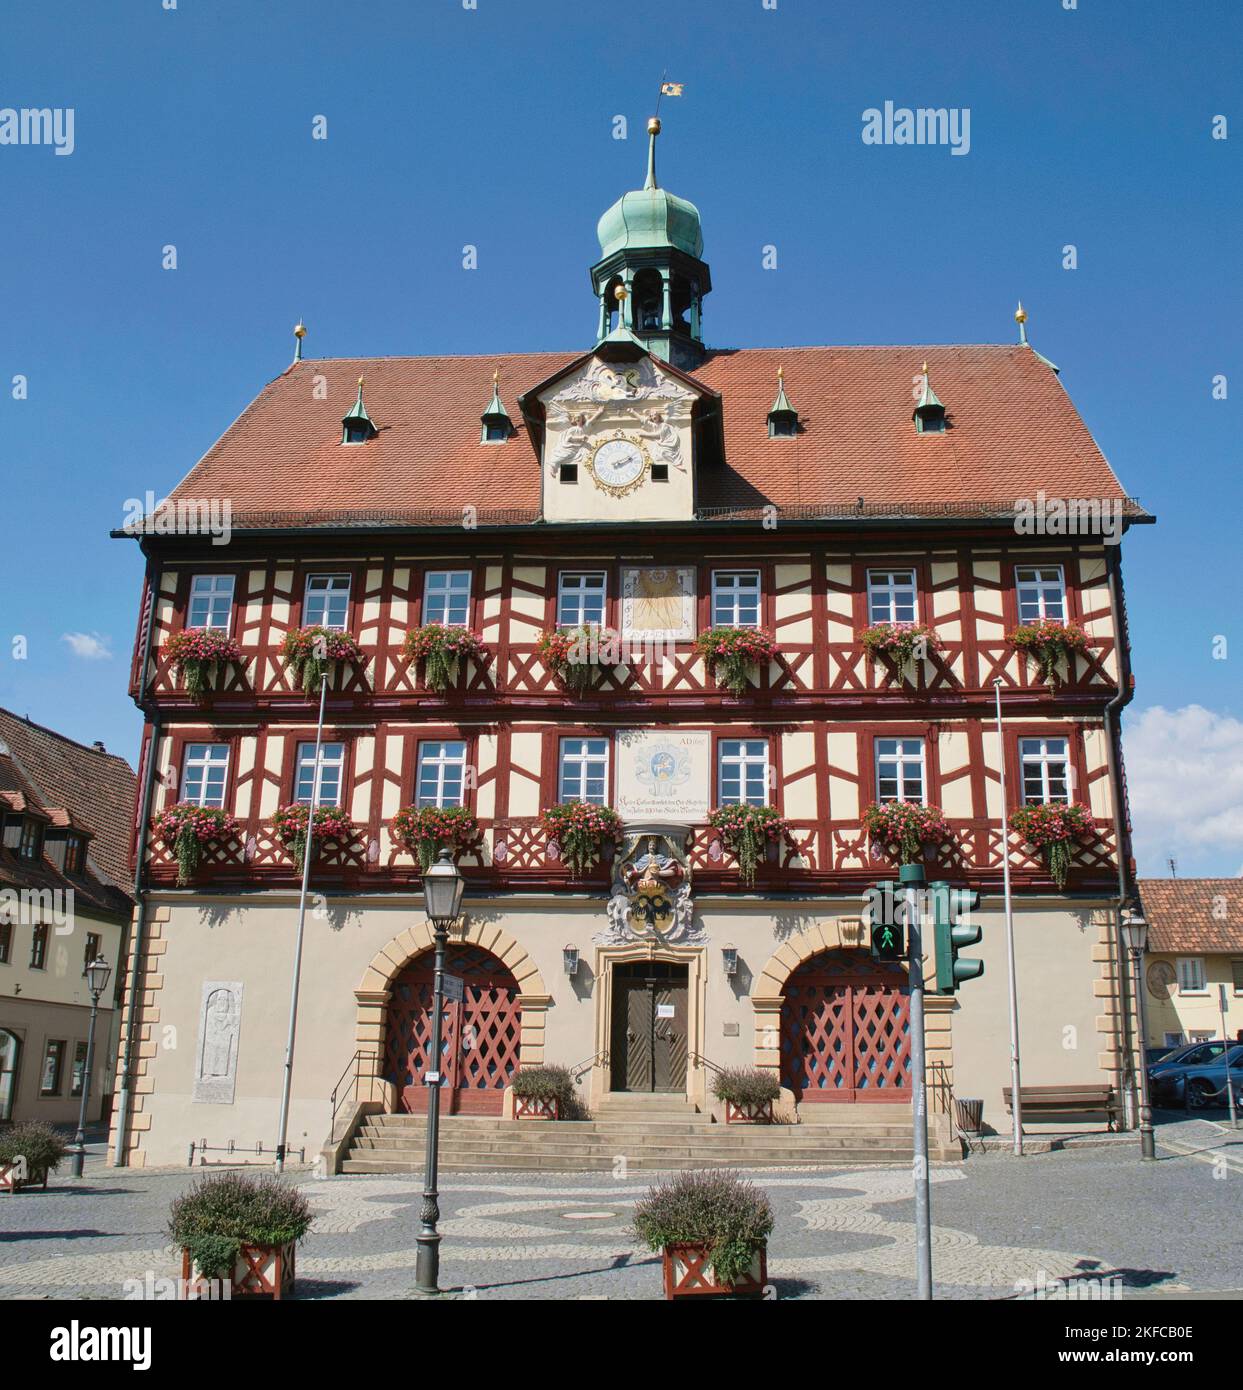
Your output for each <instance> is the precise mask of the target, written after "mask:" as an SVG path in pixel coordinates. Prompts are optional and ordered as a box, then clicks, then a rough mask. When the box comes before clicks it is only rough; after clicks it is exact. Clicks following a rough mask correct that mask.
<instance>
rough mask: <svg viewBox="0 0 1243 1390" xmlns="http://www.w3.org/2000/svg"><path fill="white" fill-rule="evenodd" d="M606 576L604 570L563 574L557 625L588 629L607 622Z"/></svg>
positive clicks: (559, 589) (558, 591)
mask: <svg viewBox="0 0 1243 1390" xmlns="http://www.w3.org/2000/svg"><path fill="white" fill-rule="evenodd" d="M604 591H605V576H604V573H603V571H600V570H594V571H591V572H588V573H582V572H579V571H575V572H572V573H571V572H565V571H563V572H562V574H561V576H560V578H559V579H558V581H557V626H558V627H586V626H588V625H590V624H594V625H595V626H597V627H600V626H602V625H603V623H604Z"/></svg>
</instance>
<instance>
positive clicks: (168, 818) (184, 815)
mask: <svg viewBox="0 0 1243 1390" xmlns="http://www.w3.org/2000/svg"><path fill="white" fill-rule="evenodd" d="M152 825H153V828H154V830H155V833H156V834H157V835H158V836H159V838H160V840H161V841H162V842H163V844H164V845H165V846H166V847H167V848H168V849H170V850H172V852H173V854H174V855H176V857H177V882H178V884H179V885H181V886H183V887H184V885H185V884H187V883H189V882H190V880H191V879H192V878H193V877H194V875H195V874H196V873H197V872H198V867H199V864H200V863H201V862H202V858H203V847H204V845H212V844H215V845H220V844H224V843H225V842H226V841H227V840H229V839H231V838H232V837H233V836H235V835H236V834H237V831H238V824H237V818H236V817H235V816H234V815H233V814H232V813H231V812H229V811H224V810H222V809H221V808H220V807H218V806H195V805H192V804H191V803H190V802H188V801H179V802H178V803H177V804H176V805H175V806H169V807H168V808H167V809H166V810H163V811H161V812H160V814H159V815H158V816H156V818H155V820H154V821H153V822H152Z"/></svg>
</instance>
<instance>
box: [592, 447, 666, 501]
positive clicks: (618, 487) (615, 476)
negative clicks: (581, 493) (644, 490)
mask: <svg viewBox="0 0 1243 1390" xmlns="http://www.w3.org/2000/svg"><path fill="white" fill-rule="evenodd" d="M650 467H651V460H650V459H649V458H648V456H647V450H646V449H645V448H644V447H643V445H642V444H641V443H640V442H639V440H637V439H631V438H629V437H628V436H626V435H622V434H617V435H614V436H613V438H612V439H606V440H605V441H604V442H603V443H602V444H598V445H597V446H596V447H595V449H594V450H593V451H592V454H591V457H590V458H589V459H588V460H587V471H588V472H589V473H590V474H591V480H592V482H594V483H595V485H596V486H597V487H598V488H600V489H601V491H603V492H608V493H611V494H612V495H613V496H614V497H625V496H626V494H627V493H628V492H633V491H634V490H635V488H637V487H641V486H642V484H643V482H644V480H645V479H646V477H647V475H648V470H649V468H650Z"/></svg>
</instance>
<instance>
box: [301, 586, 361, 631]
mask: <svg viewBox="0 0 1243 1390" xmlns="http://www.w3.org/2000/svg"><path fill="white" fill-rule="evenodd" d="M312 586H314V587H312ZM350 586H351V576H350V575H348V574H308V575H307V577H306V588H305V589H304V590H303V594H302V625H303V626H304V627H326V628H328V630H329V631H330V632H344V631H345V629H346V628H347V627H348V626H349V621H350ZM342 591H344V593H345V613H344V616H343V617H342V619H341V621H340V622H339V623H330V622H329V621H328V613H329V610H330V606H331V600H332V598H333V596H334V595H336V594H340V593H341V592H342ZM312 602H314V603H316V604H318V605H319V606H320V607H321V608H322V610H323V613H322V616H321V617H319V618H315V617H312V615H311V604H312Z"/></svg>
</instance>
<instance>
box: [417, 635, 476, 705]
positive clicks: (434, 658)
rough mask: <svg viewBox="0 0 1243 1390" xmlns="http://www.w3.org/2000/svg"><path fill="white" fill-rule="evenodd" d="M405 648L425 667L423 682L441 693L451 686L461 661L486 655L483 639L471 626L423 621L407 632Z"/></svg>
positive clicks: (430, 688)
mask: <svg viewBox="0 0 1243 1390" xmlns="http://www.w3.org/2000/svg"><path fill="white" fill-rule="evenodd" d="M402 652H403V654H404V655H405V656H408V657H409V658H410V660H411V661H413V662H414V663H415V664H416V665H418V664H421V665H422V667H423V684H424V685H426V686H427V688H428V689H429V690H434V691H435V692H436V693H437V694H438V695H439V694H441V693H443V692H444V691H445V690H447V689H448V688H449V683H450V681H452V680H453V678H454V677H455V676H456V675H457V673H458V667H459V665H460V664H461V663H462V662H463V661H466V660H468V659H470V660H474V661H479V660H481V659H482V657H483V656H484V646H483V643H482V642H481V641H480V640H479V638H478V637H476V636H475V634H474V633H473V632H471V631H470V629H469V628H465V627H446V626H445V624H444V623H424V624H423V626H422V627H416V628H412V629H411V630H410V631H409V632H407V633H406V640H405V643H404V645H403V646H402Z"/></svg>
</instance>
